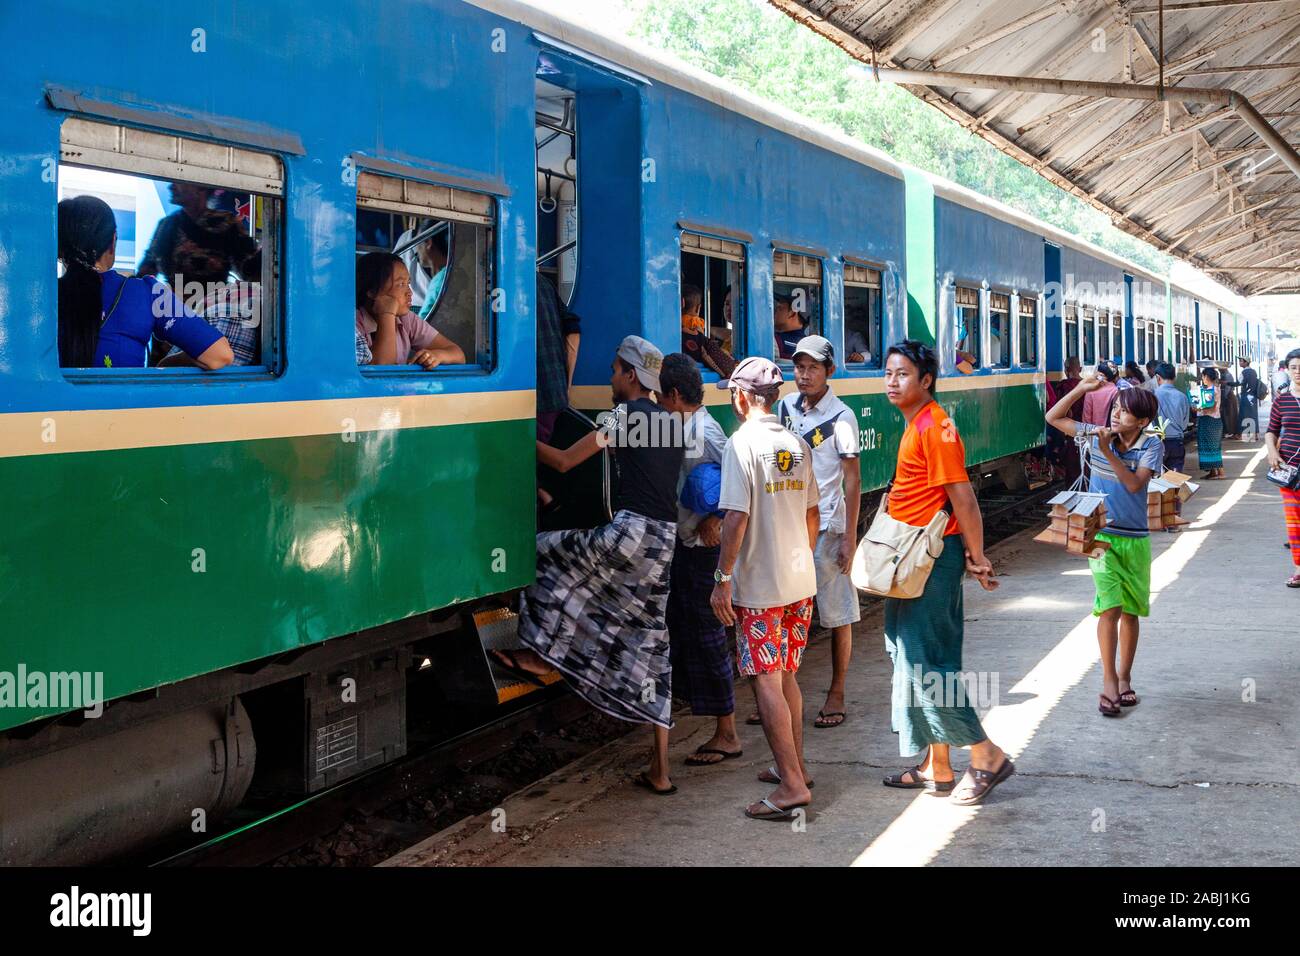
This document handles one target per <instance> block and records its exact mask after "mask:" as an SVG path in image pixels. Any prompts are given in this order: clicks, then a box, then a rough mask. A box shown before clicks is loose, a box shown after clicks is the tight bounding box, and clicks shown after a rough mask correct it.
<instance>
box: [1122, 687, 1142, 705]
mask: <svg viewBox="0 0 1300 956" xmlns="http://www.w3.org/2000/svg"><path fill="white" fill-rule="evenodd" d="M1119 705H1120V706H1121V707H1136V706H1137V705H1138V695H1137V694H1136V693H1135V692H1134V691H1133V689H1132V688H1131V687H1130V688H1129V689H1128V690H1126V691H1122V692H1121V693H1120V695H1119Z"/></svg>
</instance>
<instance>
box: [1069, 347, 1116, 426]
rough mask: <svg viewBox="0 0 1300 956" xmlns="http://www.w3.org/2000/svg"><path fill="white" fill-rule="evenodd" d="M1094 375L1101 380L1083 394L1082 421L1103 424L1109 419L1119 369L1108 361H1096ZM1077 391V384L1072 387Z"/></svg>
mask: <svg viewBox="0 0 1300 956" xmlns="http://www.w3.org/2000/svg"><path fill="white" fill-rule="evenodd" d="M1096 375H1097V376H1099V378H1098V381H1100V382H1101V384H1100V385H1099V386H1097V388H1095V389H1093V390H1092V391H1089V392H1086V393H1084V395H1083V419H1082V420H1083V421H1084V422H1086V423H1087V424H1089V425H1096V426H1098V427H1101V426H1104V425H1105V424H1106V423H1108V422H1109V421H1110V408H1111V405H1112V404H1114V399H1115V393H1116V392H1118V391H1119V390H1120V389H1119V384H1118V383H1119V369H1117V368H1116V367H1115V366H1114V365H1112V364H1111V363H1110V362H1098V363H1097V371H1096ZM1074 391H1078V386H1077V385H1076V386H1075V387H1074Z"/></svg>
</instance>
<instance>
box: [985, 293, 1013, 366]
mask: <svg viewBox="0 0 1300 956" xmlns="http://www.w3.org/2000/svg"><path fill="white" fill-rule="evenodd" d="M1010 367H1011V296H1009V295H1007V294H1005V293H1002V292H990V293H989V368H1010Z"/></svg>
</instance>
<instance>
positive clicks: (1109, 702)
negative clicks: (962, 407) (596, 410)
mask: <svg viewBox="0 0 1300 956" xmlns="http://www.w3.org/2000/svg"><path fill="white" fill-rule="evenodd" d="M1101 387H1102V380H1101V379H1100V378H1098V377H1097V376H1095V375H1094V376H1089V377H1088V378H1085V379H1084V380H1083V382H1082V383H1081V384H1080V385H1079V387H1078V388H1076V389H1075V391H1076V392H1079V393H1080V394H1086V393H1088V392H1094V391H1097V390H1098V389H1100V388H1101ZM1057 407H1058V408H1059V407H1060V406H1057ZM1159 410H1160V406H1159V402H1158V400H1157V398H1156V396H1155V395H1152V394H1151V393H1150V392H1148V391H1146V390H1145V389H1140V388H1130V389H1128V390H1126V391H1122V392H1120V393H1119V395H1118V396H1117V398H1116V400H1115V405H1114V408H1112V409H1111V419H1110V425H1109V426H1108V427H1104V428H1097V427H1095V426H1090V425H1079V424H1077V423H1076V422H1072V421H1070V420H1069V419H1068V418H1066V417H1065V416H1064V415H1061V414H1060V413H1058V411H1057V409H1056V408H1054V409H1052V410H1051V411H1050V412H1048V413H1047V423H1048V424H1049V425H1051V426H1053V427H1054V428H1056V429H1058V430H1059V431H1061V432H1063V433H1064V434H1065V435H1068V436H1070V437H1073V436H1074V435H1076V434H1078V433H1079V432H1080V430H1081V429H1082V432H1083V434H1084V435H1088V436H1090V440H1091V444H1090V446H1089V454H1090V460H1091V475H1090V477H1089V480H1088V490H1089V491H1092V492H1100V493H1102V494H1104V495H1105V496H1106V514H1107V518H1108V523H1107V524H1106V530H1105V531H1102V532H1100V533H1098V535H1097V540H1098V541H1102V542H1105V543H1106V544H1107V545H1108V546H1109V547H1108V550H1107V551H1106V552H1105V553H1104V554H1102V556H1101V557H1100V558H1090V559H1089V561H1088V564H1089V566H1090V567H1091V569H1092V580H1093V584H1094V586H1095V587H1096V589H1097V595H1096V598H1095V599H1094V600H1093V604H1092V613H1093V614H1094V615H1095V616H1096V617H1097V643H1098V644H1099V645H1100V648H1101V668H1102V690H1101V697H1100V702H1099V703H1098V705H1097V710H1098V712H1099V713H1101V715H1102V716H1103V717H1118V716H1119V715H1120V713H1121V708H1123V707H1135V706H1136V705H1137V703H1138V696H1137V694H1136V693H1134V691H1133V658H1134V656H1135V655H1136V653H1137V644H1138V630H1139V618H1143V617H1146V616H1147V615H1148V614H1150V612H1151V605H1150V601H1151V537H1150V532H1149V531H1148V530H1147V482H1149V481H1150V480H1151V478H1152V476H1154V475H1155V474H1156V473H1157V472H1158V471H1159V470H1160V466H1161V462H1162V461H1163V459H1164V447H1163V444H1162V443H1161V441H1160V438H1159V437H1158V436H1156V435H1147V434H1145V433H1144V431H1143V430H1144V429H1145V428H1146V427H1147V426H1148V425H1149V424H1151V422H1152V421H1154V420H1155V417H1156V415H1158V414H1159ZM1117 650H1118V653H1119V660H1118V663H1117V662H1116V651H1117Z"/></svg>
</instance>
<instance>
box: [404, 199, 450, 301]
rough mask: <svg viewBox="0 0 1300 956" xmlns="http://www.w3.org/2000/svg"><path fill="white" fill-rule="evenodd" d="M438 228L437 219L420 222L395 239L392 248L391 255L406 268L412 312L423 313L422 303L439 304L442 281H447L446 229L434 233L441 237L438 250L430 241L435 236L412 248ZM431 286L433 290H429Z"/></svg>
mask: <svg viewBox="0 0 1300 956" xmlns="http://www.w3.org/2000/svg"><path fill="white" fill-rule="evenodd" d="M437 224H438V220H436V219H420V220H418V221H417V222H416V224H415V226H413V227H412V228H410V229H407V230H406V231H405V232H403V233H402V234H401V235H400V236H398V237H397V243H396V245H394V246H393V252H395V253H397V255H399V256H401V257H402V262H404V263H405V264H406V271H407V272H408V273H410V275H411V308H412V309H413V310H415V311H416V312H422V311H423V310H424V305H425V303H426V302H428V301H429V300H430V299H432V300H433V301H434V302H435V303H436V302H437V301H438V293H439V292H441V291H442V280H443V279H445V278H446V272H445V267H446V265H447V240H446V230H445V229H444V230H443V231H442V232H440V233H437V235H438V236H439V237H441V245H440V246H439V247H438V248H437V249H435V244H434V241H433V239H434V236H429V237H428V238H426V239H424V240H423V241H421V242H418V243H415V244H414V245H412V244H411V243H412V241H413V240H414V239H415V238H416V237H417V236H419V235H421V234H423V233H427V232H428V231H429V230H430V229H432V228H433V227H434V226H436V225H437ZM398 250H401V251H398ZM439 255H441V263H439ZM439 277H442V278H439ZM435 283H436V284H435ZM430 286H433V288H432V290H431V289H430Z"/></svg>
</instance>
